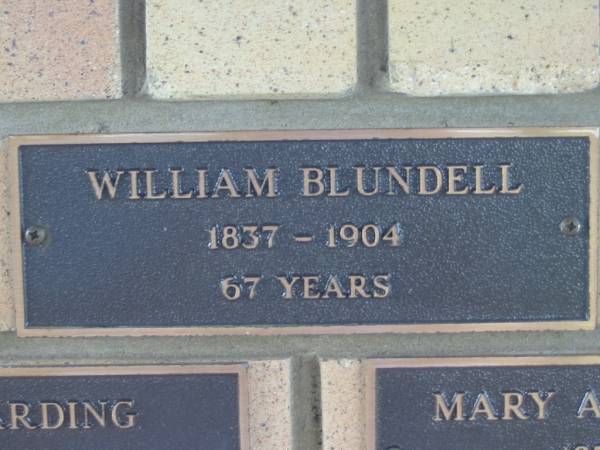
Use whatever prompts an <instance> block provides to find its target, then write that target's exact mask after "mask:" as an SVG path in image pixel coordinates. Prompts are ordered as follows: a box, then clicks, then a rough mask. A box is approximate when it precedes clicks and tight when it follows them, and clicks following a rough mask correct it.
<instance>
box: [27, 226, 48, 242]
mask: <svg viewBox="0 0 600 450" xmlns="http://www.w3.org/2000/svg"><path fill="white" fill-rule="evenodd" d="M47 237H48V232H47V231H46V229H45V228H44V227H42V226H40V225H33V226H31V227H29V228H27V229H26V230H25V241H26V242H27V243H28V244H30V245H34V246H38V245H42V244H43V243H44V242H46V238H47Z"/></svg>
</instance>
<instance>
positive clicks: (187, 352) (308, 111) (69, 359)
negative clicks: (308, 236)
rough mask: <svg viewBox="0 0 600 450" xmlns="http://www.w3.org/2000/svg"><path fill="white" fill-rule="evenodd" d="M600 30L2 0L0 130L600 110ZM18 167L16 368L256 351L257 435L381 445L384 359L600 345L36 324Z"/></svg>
mask: <svg viewBox="0 0 600 450" xmlns="http://www.w3.org/2000/svg"><path fill="white" fill-rule="evenodd" d="M599 39H600V27H599V12H598V2H597V1H593V0H570V1H563V0H547V1H545V2H543V5H542V4H541V2H539V1H538V0H521V1H517V0H505V1H502V2H501V1H496V0H480V1H477V2H471V1H466V0H460V1H454V2H448V1H441V0H429V1H416V0H388V2H387V4H386V2H383V1H381V2H379V1H371V0H311V1H308V0H290V1H280V0H262V1H250V0H220V1H217V0H203V1H202V0H201V1H192V0H147V1H146V2H143V1H140V0H132V1H126V0H121V1H120V2H119V1H117V0H62V1H60V0H44V1H42V0H0V42H1V47H2V48H1V49H0V103H1V104H0V138H6V137H7V136H9V135H17V134H38V133H40V134H41V133H44V134H52V133H91V132H100V133H104V132H106V133H108V132H111V133H119V132H151V131H156V132H165V131H173V132H177V131H204V130H239V129H301V128H377V127H448V126H460V127H464V126H476V127H496V126H571V125H578V126H598V125H600V108H598V104H600V103H599V100H600V94H599V92H598V89H597V85H598V82H599V79H600V74H599V49H598V44H599ZM5 153H6V152H3V154H2V157H3V158H5ZM0 170H1V173H2V177H1V178H0V201H2V203H3V204H2V210H1V211H0V232H1V233H2V237H3V239H1V240H0V329H1V330H3V331H4V332H3V333H2V334H1V336H0V362H1V363H2V365H14V364H44V363H46V364H48V363H50V364H67V363H68V364H75V363H84V364H104V363H108V362H117V363H126V362H136V363H139V362H145V363H163V362H178V363H186V362H208V361H252V364H251V368H252V370H251V373H250V400H251V401H250V405H251V413H252V419H251V422H250V424H251V441H252V448H253V449H254V450H258V449H261V450H269V449H278V450H283V449H292V448H293V449H295V450H299V449H313V448H315V449H316V448H320V447H321V445H322V448H326V449H330V450H334V449H335V450H362V449H364V448H365V441H364V438H365V436H364V421H365V418H364V386H363V385H364V373H363V368H362V363H361V360H362V359H364V358H367V357H374V356H427V355H431V356H440V355H494V354H507V353H509V354H540V353H594V352H595V353H598V342H600V340H598V338H599V337H600V335H599V334H598V333H597V332H590V333H584V332H573V333H568V334H564V335H561V334H557V333H495V334H494V333H480V334H463V335H425V336H416V335H402V336H393V335H382V336H286V337H271V338H267V337H240V336H238V337H189V338H136V339H126V338H118V339H108V338H89V339H83V338H71V339H58V340H56V339H18V338H16V337H15V336H14V332H13V331H12V330H13V329H14V306H13V303H14V299H13V296H12V293H11V292H12V285H11V282H12V278H11V265H10V257H11V255H10V254H9V251H8V245H7V243H8V241H9V240H10V239H15V236H11V235H10V232H9V229H8V228H9V227H8V218H9V215H10V212H11V211H10V207H9V204H8V200H7V198H8V196H7V194H6V188H7V182H6V170H7V169H6V161H5V159H3V160H2V164H1V165H0Z"/></svg>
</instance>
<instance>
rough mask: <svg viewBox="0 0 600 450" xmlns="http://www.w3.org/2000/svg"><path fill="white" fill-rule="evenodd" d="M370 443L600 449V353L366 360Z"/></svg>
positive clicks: (380, 448) (474, 449) (461, 448)
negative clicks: (599, 424)
mask: <svg viewBox="0 0 600 450" xmlns="http://www.w3.org/2000/svg"><path fill="white" fill-rule="evenodd" d="M367 372H368V382H367V392H368V394H367V395H368V404H369V410H368V412H367V420H368V422H369V425H368V441H369V442H368V449H369V450H397V449H402V450H404V449H414V448H420V449H421V448H422V449H431V450H482V449H519V450H597V449H599V448H600V432H599V430H598V422H599V421H600V407H599V403H598V402H599V397H598V395H599V394H600V357H593V356H583V357H581V356H580V357H577V356H572V357H570V356H567V357H508V358H423V359H397V360H394V359H388V360H385V359H382V360H371V361H369V363H368V370H367Z"/></svg>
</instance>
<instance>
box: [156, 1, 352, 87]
mask: <svg viewBox="0 0 600 450" xmlns="http://www.w3.org/2000/svg"><path fill="white" fill-rule="evenodd" d="M146 35H147V44H148V48H147V58H148V61H147V72H148V89H149V92H150V94H151V95H152V96H154V97H156V98H162V99H171V98H173V99H175V98H178V99H187V98H202V97H224V96H242V97H251V96H258V97H279V96H291V97H294V96H309V95H313V94H314V95H329V94H333V95H339V94H343V93H345V92H347V91H348V90H350V89H351V88H352V87H353V86H354V84H355V82H356V6H355V0H295V1H289V0H288V1H282V0H263V1H253V0H204V1H202V2H197V1H193V2H192V1H189V0H149V1H148V4H147V18H146Z"/></svg>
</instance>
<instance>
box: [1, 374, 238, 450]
mask: <svg viewBox="0 0 600 450" xmlns="http://www.w3.org/2000/svg"><path fill="white" fill-rule="evenodd" d="M0 393H1V395H0V396H1V398H0V448H3V449H28V450H38V449H39V450H54V449H56V450H59V449H60V450H65V449H90V450H106V449H127V450H137V449H139V450H142V449H143V450H148V449H153V448H156V449H159V448H160V449H168V448H172V449H177V450H186V449H188V450H192V449H193V450H216V449H219V450H247V449H248V448H249V447H248V436H247V434H248V431H247V427H248V420H247V414H248V411H247V388H246V372H245V368H244V367H243V366H241V365H220V366H214V365H213V366H210V365H200V366H113V367H65V368H62V367H61V368H58V367H37V368H3V369H0Z"/></svg>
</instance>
